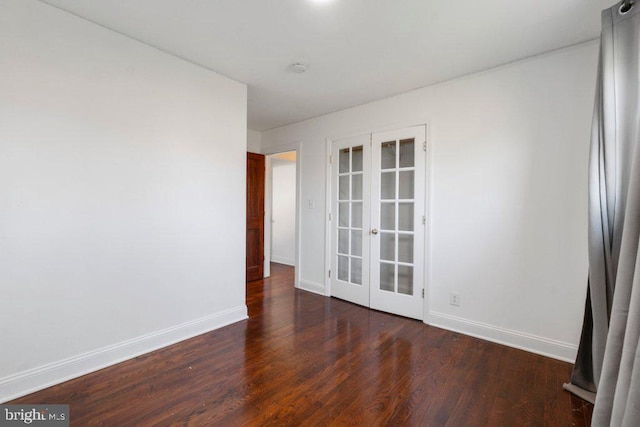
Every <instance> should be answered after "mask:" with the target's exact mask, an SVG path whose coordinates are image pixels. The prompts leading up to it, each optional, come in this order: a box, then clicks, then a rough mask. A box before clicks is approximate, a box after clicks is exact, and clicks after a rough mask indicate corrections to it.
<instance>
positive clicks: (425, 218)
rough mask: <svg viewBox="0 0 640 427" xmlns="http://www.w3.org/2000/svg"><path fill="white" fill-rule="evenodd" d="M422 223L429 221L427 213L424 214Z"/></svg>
mask: <svg viewBox="0 0 640 427" xmlns="http://www.w3.org/2000/svg"><path fill="white" fill-rule="evenodd" d="M422 223H423V224H426V223H427V216H426V215H422Z"/></svg>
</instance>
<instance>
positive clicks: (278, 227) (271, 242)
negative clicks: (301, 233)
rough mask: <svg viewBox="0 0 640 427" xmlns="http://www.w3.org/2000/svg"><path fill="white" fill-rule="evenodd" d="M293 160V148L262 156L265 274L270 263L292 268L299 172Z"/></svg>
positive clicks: (295, 257) (294, 252)
mask: <svg viewBox="0 0 640 427" xmlns="http://www.w3.org/2000/svg"><path fill="white" fill-rule="evenodd" d="M297 163H298V159H297V153H296V151H295V150H292V151H286V152H280V153H275V154H271V155H268V156H267V157H266V175H267V176H266V185H265V186H266V188H265V190H266V191H265V195H266V197H265V234H264V237H265V241H264V249H265V265H264V274H265V277H269V276H270V274H271V263H276V264H282V265H287V266H293V267H296V262H297V258H298V257H297V251H298V245H297V223H298V221H297V215H298V209H297V206H298V185H297V181H298V172H299V171H298V164H297ZM296 276H297V275H296Z"/></svg>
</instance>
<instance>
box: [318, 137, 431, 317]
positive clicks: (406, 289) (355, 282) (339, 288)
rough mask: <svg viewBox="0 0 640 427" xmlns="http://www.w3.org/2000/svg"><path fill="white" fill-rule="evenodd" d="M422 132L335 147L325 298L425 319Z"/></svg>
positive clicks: (348, 141) (347, 141)
mask: <svg viewBox="0 0 640 427" xmlns="http://www.w3.org/2000/svg"><path fill="white" fill-rule="evenodd" d="M425 141H426V130H425V127H424V126H418V127H412V128H405V129H398V130H394V131H389V132H381V133H374V134H372V135H367V136H362V137H356V138H350V139H345V140H340V141H334V142H333V145H332V159H333V161H332V168H331V169H332V172H331V177H332V180H331V186H332V187H331V194H332V201H331V202H332V204H331V217H330V219H331V224H332V226H331V228H332V239H331V240H332V247H331V258H332V260H331V271H332V274H331V295H332V296H335V297H337V298H341V299H345V300H347V301H351V302H354V303H356V304H360V305H363V306H367V307H371V308H374V309H377V310H382V311H386V312H389V313H394V314H398V315H401V316H406V317H412V318H415V319H422V318H423V299H422V298H423V288H424V234H425V233H424V215H425V178H426V171H425V167H426V165H425V164H426V162H425V158H426V152H425V149H424V147H425Z"/></svg>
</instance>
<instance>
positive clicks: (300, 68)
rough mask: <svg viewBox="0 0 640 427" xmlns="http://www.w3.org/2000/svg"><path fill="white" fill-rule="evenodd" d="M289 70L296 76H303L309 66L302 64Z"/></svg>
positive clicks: (296, 64)
mask: <svg viewBox="0 0 640 427" xmlns="http://www.w3.org/2000/svg"><path fill="white" fill-rule="evenodd" d="M289 69H290V70H291V71H293V72H294V73H296V74H302V73H304V72H305V71H307V66H306V65H305V64H303V63H301V62H296V63H295V64H291V65H289Z"/></svg>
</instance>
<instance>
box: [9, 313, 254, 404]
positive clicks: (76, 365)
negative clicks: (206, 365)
mask: <svg viewBox="0 0 640 427" xmlns="http://www.w3.org/2000/svg"><path fill="white" fill-rule="evenodd" d="M244 319H247V307H246V306H245V305H243V306H241V307H236V308H233V309H229V310H225V311H221V312H219V313H215V314H212V315H209V316H205V317H202V318H200V319H196V320H192V321H190V322H186V323H183V324H181V325H177V326H173V327H170V328H167V329H164V330H161V331H157V332H153V333H150V334H147V335H143V336H141V337H138V338H133V339H131V340H127V341H123V342H121V343H118V344H114V345H110V346H107V347H104V348H101V349H98V350H94V351H90V352H88V353H84V354H80V355H77V356H73V357H70V358H68V359H65V360H61V361H58V362H54V363H50V364H48V365H44V366H40V367H38V368H34V369H30V370H28V371H23V372H20V373H18V374H15V375H11V376H9V377H5V378H0V403H2V402H8V401H10V400H13V399H15V398H18V397H21V396H24V395H27V394H30V393H33V392H35V391H38V390H42V389H44V388H47V387H51V386H53V385H56V384H60V383H62V382H65V381H68V380H71V379H73V378H77V377H80V376H82V375H86V374H88V373H91V372H94V371H97V370H99V369H103V368H106V367H108V366H111V365H115V364H116V363H120V362H123V361H125V360H128V359H132V358H134V357H137V356H140V355H142V354H145V353H149V352H151V351H154V350H157V349H159V348H162V347H166V346H169V345H172V344H175V343H177V342H180V341H184V340H186V339H189V338H192V337H195V336H197V335H201V334H204V333H206V332H209V331H212V330H214V329H218V328H221V327H223V326H227V325H230V324H231V323H235V322H238V321H240V320H244Z"/></svg>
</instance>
